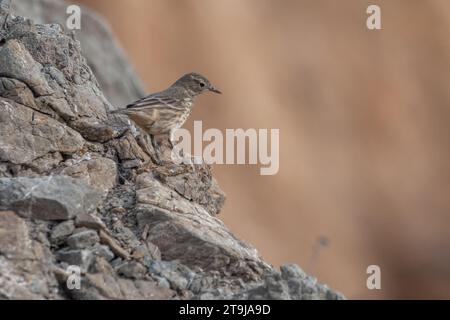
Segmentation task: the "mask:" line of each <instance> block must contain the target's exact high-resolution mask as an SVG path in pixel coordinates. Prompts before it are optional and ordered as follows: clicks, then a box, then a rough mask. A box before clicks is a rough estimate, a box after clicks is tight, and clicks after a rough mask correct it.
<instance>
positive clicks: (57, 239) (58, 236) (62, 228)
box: [50, 220, 75, 246]
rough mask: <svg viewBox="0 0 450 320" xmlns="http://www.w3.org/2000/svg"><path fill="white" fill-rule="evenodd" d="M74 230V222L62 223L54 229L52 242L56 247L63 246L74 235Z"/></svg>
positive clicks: (51, 235) (51, 236)
mask: <svg viewBox="0 0 450 320" xmlns="http://www.w3.org/2000/svg"><path fill="white" fill-rule="evenodd" d="M73 230H75V225H74V223H73V220H68V221H64V222H61V223H59V224H57V225H56V226H55V227H53V229H52V232H51V234H50V240H51V242H52V243H53V244H54V245H57V246H58V245H61V244H62V243H64V242H65V241H66V238H67V237H68V236H70V235H71V234H72V232H73Z"/></svg>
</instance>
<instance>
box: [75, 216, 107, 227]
mask: <svg viewBox="0 0 450 320" xmlns="http://www.w3.org/2000/svg"><path fill="white" fill-rule="evenodd" d="M75 226H77V227H79V228H82V227H85V228H89V229H95V230H102V229H103V230H106V226H105V224H104V223H103V221H102V220H101V219H100V218H98V217H96V216H93V215H91V214H87V213H82V214H79V215H77V216H76V218H75Z"/></svg>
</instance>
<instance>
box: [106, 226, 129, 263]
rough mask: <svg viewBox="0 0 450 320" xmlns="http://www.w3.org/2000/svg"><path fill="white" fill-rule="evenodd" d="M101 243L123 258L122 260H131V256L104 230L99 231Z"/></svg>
mask: <svg viewBox="0 0 450 320" xmlns="http://www.w3.org/2000/svg"><path fill="white" fill-rule="evenodd" d="M99 236H100V241H101V243H103V244H106V245H108V246H109V247H110V248H111V250H112V252H114V253H115V254H116V255H118V256H119V257H121V258H122V259H125V260H127V259H129V257H130V255H129V253H128V252H127V251H126V250H125V249H123V248H122V247H121V246H120V245H119V244H118V243H117V242H116V241H115V240H114V239H113V238H112V237H111V236H109V235H108V234H107V233H106V232H104V231H103V230H100V231H99Z"/></svg>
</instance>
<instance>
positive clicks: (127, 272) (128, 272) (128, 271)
mask: <svg viewBox="0 0 450 320" xmlns="http://www.w3.org/2000/svg"><path fill="white" fill-rule="evenodd" d="M116 270H117V273H118V274H119V275H123V276H124V277H126V278H130V279H142V278H143V277H144V276H145V274H146V273H147V269H146V268H145V267H144V266H143V265H142V264H141V263H139V262H136V261H130V262H125V263H123V264H121V265H120V266H118V267H117V269H116Z"/></svg>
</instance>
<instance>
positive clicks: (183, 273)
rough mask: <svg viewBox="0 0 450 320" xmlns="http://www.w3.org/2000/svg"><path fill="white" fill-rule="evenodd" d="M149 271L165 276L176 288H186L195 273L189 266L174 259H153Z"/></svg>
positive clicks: (172, 286)
mask: <svg viewBox="0 0 450 320" xmlns="http://www.w3.org/2000/svg"><path fill="white" fill-rule="evenodd" d="M148 268H149V271H150V272H151V273H152V274H156V275H157V276H159V277H162V278H165V279H166V280H167V281H168V282H169V283H170V287H171V288H172V289H174V290H186V289H187V288H188V286H189V284H190V282H191V281H192V279H193V278H194V276H195V274H194V273H193V272H192V271H191V270H190V269H189V268H187V267H185V266H183V265H181V264H179V263H176V262H172V261H152V262H151V263H150V264H149V266H148Z"/></svg>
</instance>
